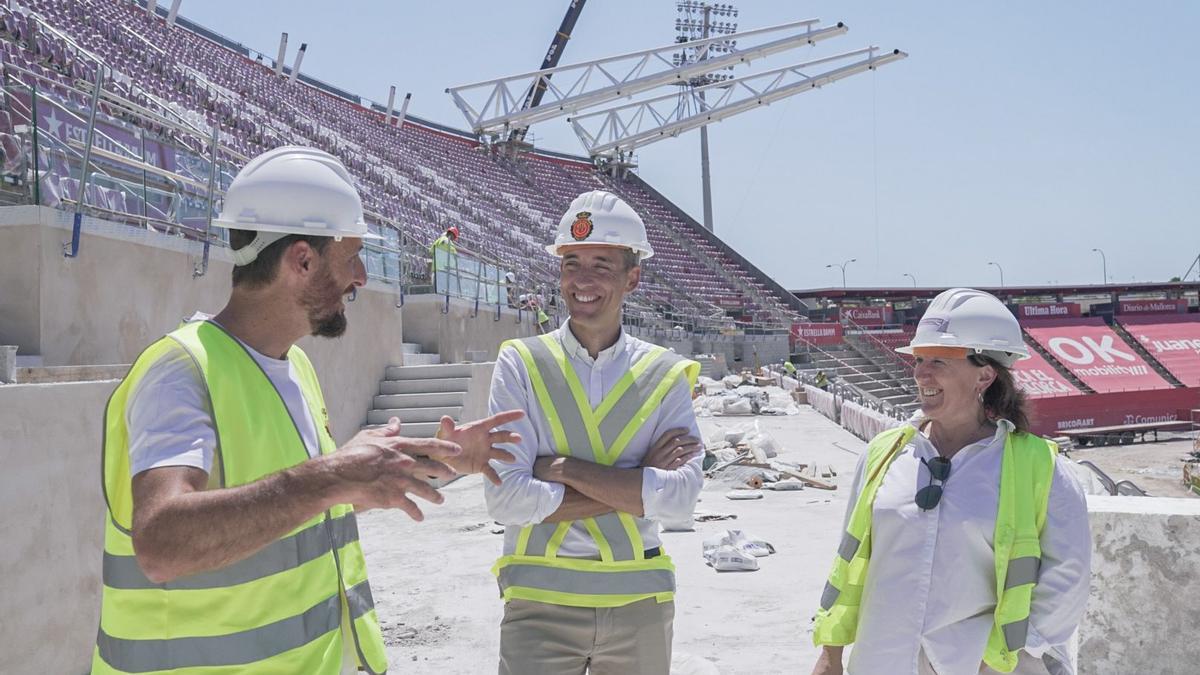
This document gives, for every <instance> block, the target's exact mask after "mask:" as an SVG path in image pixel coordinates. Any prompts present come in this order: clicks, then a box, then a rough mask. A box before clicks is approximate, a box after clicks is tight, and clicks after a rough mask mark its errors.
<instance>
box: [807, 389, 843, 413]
mask: <svg viewBox="0 0 1200 675" xmlns="http://www.w3.org/2000/svg"><path fill="white" fill-rule="evenodd" d="M804 393H805V394H807V395H808V404H809V405H811V406H812V407H813V408H814V409H816V411H817V412H819V413H821V414H822V415H824V416H826V417H828V418H829V419H831V420H833V421H834V422H836V421H837V420H838V411H837V399H836V398H834V396H833V394H831V393H829V392H827V391H825V390H824V389H818V388H817V387H814V386H812V385H811V384H806V385H804Z"/></svg>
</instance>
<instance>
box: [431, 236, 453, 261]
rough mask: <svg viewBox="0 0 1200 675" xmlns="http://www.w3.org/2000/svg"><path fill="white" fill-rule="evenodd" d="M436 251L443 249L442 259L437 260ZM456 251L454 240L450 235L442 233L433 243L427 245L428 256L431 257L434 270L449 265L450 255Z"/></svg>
mask: <svg viewBox="0 0 1200 675" xmlns="http://www.w3.org/2000/svg"><path fill="white" fill-rule="evenodd" d="M438 251H445V253H444V254H443V260H438ZM457 253H458V247H457V246H455V245H454V240H453V239H451V238H450V235H448V234H443V235H442V236H440V237H438V238H437V239H434V240H433V243H432V244H430V245H429V257H430V258H432V259H433V268H434V269H435V270H441V269H446V268H447V267H449V266H450V256H453V255H455V254H457Z"/></svg>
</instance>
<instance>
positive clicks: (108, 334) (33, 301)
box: [0, 206, 403, 441]
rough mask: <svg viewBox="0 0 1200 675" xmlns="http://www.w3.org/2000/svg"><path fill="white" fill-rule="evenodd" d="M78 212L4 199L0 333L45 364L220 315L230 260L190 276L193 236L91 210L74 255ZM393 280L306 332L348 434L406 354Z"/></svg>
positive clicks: (337, 429)
mask: <svg viewBox="0 0 1200 675" xmlns="http://www.w3.org/2000/svg"><path fill="white" fill-rule="evenodd" d="M70 218H71V214H69V213H66V212H63V211H57V210H55V209H47V208H41V207H35V206H18V207H7V208H0V344H17V345H18V346H19V347H20V350H19V351H18V354H20V355H40V356H41V357H42V359H43V363H44V365H46V366H75V365H96V364H111V363H131V362H132V361H133V360H134V359H135V358H136V357H137V355H138V354H139V353H141V351H142V349H144V348H145V347H146V345H148V344H150V342H152V341H153V340H155V339H156V338H158V337H159V336H160V335H162V334H164V333H166V332H168V331H170V330H171V329H173V328H174V327H175V326H177V325H178V324H179V322H180V321H181V320H182V319H184V318H186V317H188V316H191V315H192V314H193V313H194V312H196V311H202V312H206V313H210V314H214V313H216V312H217V311H219V310H220V309H221V308H222V307H223V306H224V304H225V301H226V299H227V298H228V296H229V285H230V282H229V275H230V270H231V269H232V263H231V262H230V260H229V258H228V253H227V251H226V250H225V249H222V248H213V249H212V252H211V256H210V264H209V269H208V273H207V274H206V275H204V276H203V277H200V278H198V279H194V278H193V276H192V269H193V265H194V264H195V262H196V261H197V260H198V259H199V255H200V253H201V250H202V249H201V247H200V245H199V244H198V243H196V242H192V241H186V240H183V239H181V238H179V237H172V236H167V235H163V234H159V233H155V232H148V231H145V230H139V229H137V228H133V227H129V226H127V225H120V224H114V223H108V222H105V221H103V220H98V219H94V218H85V219H84V236H83V239H82V242H81V246H80V252H79V256H78V257H76V258H71V259H69V258H65V257H63V255H62V243H63V241H65V240H67V239H69V238H70V230H69V225H70ZM395 305H396V295H395V289H394V287H391V286H388V285H386V284H381V283H377V282H371V283H370V284H368V286H367V287H366V288H364V289H362V290H361V291H360V292H359V293H358V297H357V299H356V300H355V301H354V302H352V303H349V304H348V306H347V309H346V316H347V318H348V319H349V322H350V328H349V329H348V330H347V332H346V335H345V336H343V337H342V338H339V339H337V340H327V339H315V338H306V339H304V340H302V341H301V342H300V345H301V346H302V347H303V348H304V349H305V351H307V352H308V354H309V356H310V357H312V361H313V365H314V366H315V367H316V369H317V374H318V376H319V377H320V378H321V384H322V387H323V389H324V390H325V393H326V404H327V405H328V407H329V414H330V428H331V429H332V431H333V434H334V437H335V438H336V439H338V440H339V441H344V440H347V439H348V438H349V437H350V436H351V435H353V434H354V433H355V432H356V431H357V430H358V429H359V427H361V426H362V424H363V423H364V422H365V420H366V411H367V410H369V409H370V407H371V399H372V397H373V396H374V395H375V394H376V393H378V389H379V380H380V379H382V377H383V373H384V369H386V368H387V366H390V365H399V364H401V363H402V358H403V357H402V355H401V352H402V350H401V342H402V341H403V340H402V335H403V322H402V314H403V312H401V310H399V309H397V308H396V306H395Z"/></svg>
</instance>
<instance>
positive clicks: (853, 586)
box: [813, 424, 1058, 673]
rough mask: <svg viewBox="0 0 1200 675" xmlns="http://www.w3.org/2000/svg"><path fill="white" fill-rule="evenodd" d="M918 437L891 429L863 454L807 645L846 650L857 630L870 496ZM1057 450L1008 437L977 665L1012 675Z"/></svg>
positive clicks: (907, 428) (1039, 441)
mask: <svg viewBox="0 0 1200 675" xmlns="http://www.w3.org/2000/svg"><path fill="white" fill-rule="evenodd" d="M915 433H916V429H914V428H913V427H912V426H911V425H907V424H906V425H903V426H900V427H896V428H895V429H889V430H887V431H885V432H883V433H881V434H879V435H878V436H876V437H875V438H874V440H872V441H871V443H870V445H869V446H868V447H867V465H866V467H865V472H866V473H865V474H864V477H865V478H864V482H863V486H862V492H860V493H859V496H858V501H857V502H856V503H855V505H854V511H853V512H852V514H851V516H850V522H849V525H848V527H847V528H846V532H845V534H843V536H842V543H841V545H840V546H838V553H837V556H836V557H835V558H834V564H833V572H832V573H831V574H830V575H829V581H828V582H827V583H826V584H825V592H824V593H822V594H821V608H820V609H819V610H818V611H817V617H816V624H815V626H814V627H813V644H816V645H848V644H851V643H852V642H854V638H855V634H856V632H857V630H858V610H859V604H860V602H861V600H862V593H863V588H864V587H865V586H866V581H867V567H868V563H869V562H870V559H871V512H872V509H873V507H874V504H875V493H876V491H877V490H878V489H879V486H880V485H881V484H882V483H883V476H884V474H885V473H887V470H888V467H889V466H891V463H892V460H894V459H895V458H896V455H897V454H899V451H900V450H901V449H902V448H903V447H904V446H905V445H907V444H908V442H909V441H910V440H911V439H912V437H913V435H914V434H915ZM1057 452H1058V446H1057V445H1055V444H1054V443H1052V442H1050V441H1047V440H1045V439H1043V438H1040V437H1038V436H1034V435H1033V434H1029V433H1016V432H1014V433H1010V434H1008V439H1007V440H1006V441H1005V443H1004V457H1003V458H1002V459H1001V463H1000V502H999V507H998V509H997V512H996V530H995V537H994V540H993V544H992V545H993V548H994V549H995V563H996V598H997V601H996V609H995V612H994V613H993V616H994V622H993V624H992V632H991V635H990V636H988V643H987V649H986V651H984V654H983V660H984V662H985V663H987V664H988V666H990V667H991V668H993V669H994V670H998V671H1000V672H1002V673H1011V672H1012V671H1013V669H1014V668H1016V667H1017V652H1018V651H1019V650H1020V649H1021V648H1022V647H1024V646H1025V636H1026V633H1027V632H1028V630H1029V604H1030V601H1031V599H1032V593H1033V587H1034V586H1035V585H1036V584H1037V579H1038V569H1039V568H1040V567H1041V562H1042V546H1041V532H1042V528H1043V526H1044V525H1045V523H1046V504H1047V501H1048V500H1049V498H1050V482H1051V480H1052V479H1053V477H1054V457H1055V455H1056V454H1057Z"/></svg>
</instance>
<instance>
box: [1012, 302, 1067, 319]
mask: <svg viewBox="0 0 1200 675" xmlns="http://www.w3.org/2000/svg"><path fill="white" fill-rule="evenodd" d="M1013 313H1014V314H1016V315H1017V318H1018V319H1021V320H1025V319H1065V318H1069V317H1074V316H1079V315H1080V311H1079V303H1077V302H1048V303H1030V304H1026V305H1013Z"/></svg>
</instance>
